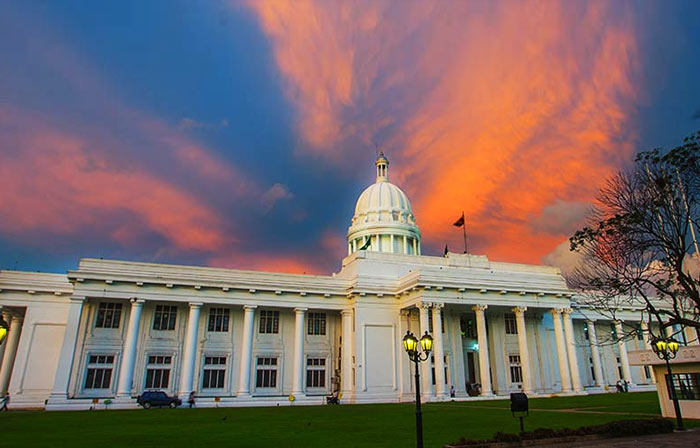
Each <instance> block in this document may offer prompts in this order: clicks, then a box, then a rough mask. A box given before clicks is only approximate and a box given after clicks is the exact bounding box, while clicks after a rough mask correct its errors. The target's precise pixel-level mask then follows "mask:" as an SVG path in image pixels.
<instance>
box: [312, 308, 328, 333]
mask: <svg viewBox="0 0 700 448" xmlns="http://www.w3.org/2000/svg"><path fill="white" fill-rule="evenodd" d="M308 334H318V335H324V334H326V313H309V324H308Z"/></svg>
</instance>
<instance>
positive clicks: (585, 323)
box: [583, 322, 590, 340]
mask: <svg viewBox="0 0 700 448" xmlns="http://www.w3.org/2000/svg"><path fill="white" fill-rule="evenodd" d="M583 337H584V338H585V339H586V340H588V339H589V338H590V336H589V335H588V323H587V322H584V323H583Z"/></svg>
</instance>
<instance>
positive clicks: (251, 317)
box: [238, 305, 257, 397]
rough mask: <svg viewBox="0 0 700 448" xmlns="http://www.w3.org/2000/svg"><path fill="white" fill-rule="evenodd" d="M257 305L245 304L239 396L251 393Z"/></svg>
mask: <svg viewBox="0 0 700 448" xmlns="http://www.w3.org/2000/svg"><path fill="white" fill-rule="evenodd" d="M255 308H257V306H255V305H244V306H243V341H242V342H241V370H240V373H239V375H238V396H239V397H241V396H245V395H250V362H251V358H252V357H253V331H254V330H255Z"/></svg>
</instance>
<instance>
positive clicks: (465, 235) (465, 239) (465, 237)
mask: <svg viewBox="0 0 700 448" xmlns="http://www.w3.org/2000/svg"><path fill="white" fill-rule="evenodd" d="M462 232H464V253H465V254H467V253H469V252H468V251H467V222H466V220H465V219H464V211H462Z"/></svg>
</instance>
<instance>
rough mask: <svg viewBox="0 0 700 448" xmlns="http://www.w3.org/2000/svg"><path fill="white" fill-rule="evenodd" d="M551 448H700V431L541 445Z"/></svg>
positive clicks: (696, 429) (692, 430)
mask: <svg viewBox="0 0 700 448" xmlns="http://www.w3.org/2000/svg"><path fill="white" fill-rule="evenodd" d="M541 446H542V447H545V446H547V447H549V448H563V447H566V448H594V447H609V448H700V429H698V428H695V429H691V430H688V431H683V432H673V433H670V434H657V435H654V436H639V437H622V438H619V439H605V440H596V441H595V442H590V441H589V442H579V443H575V442H574V443H562V444H556V445H541Z"/></svg>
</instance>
